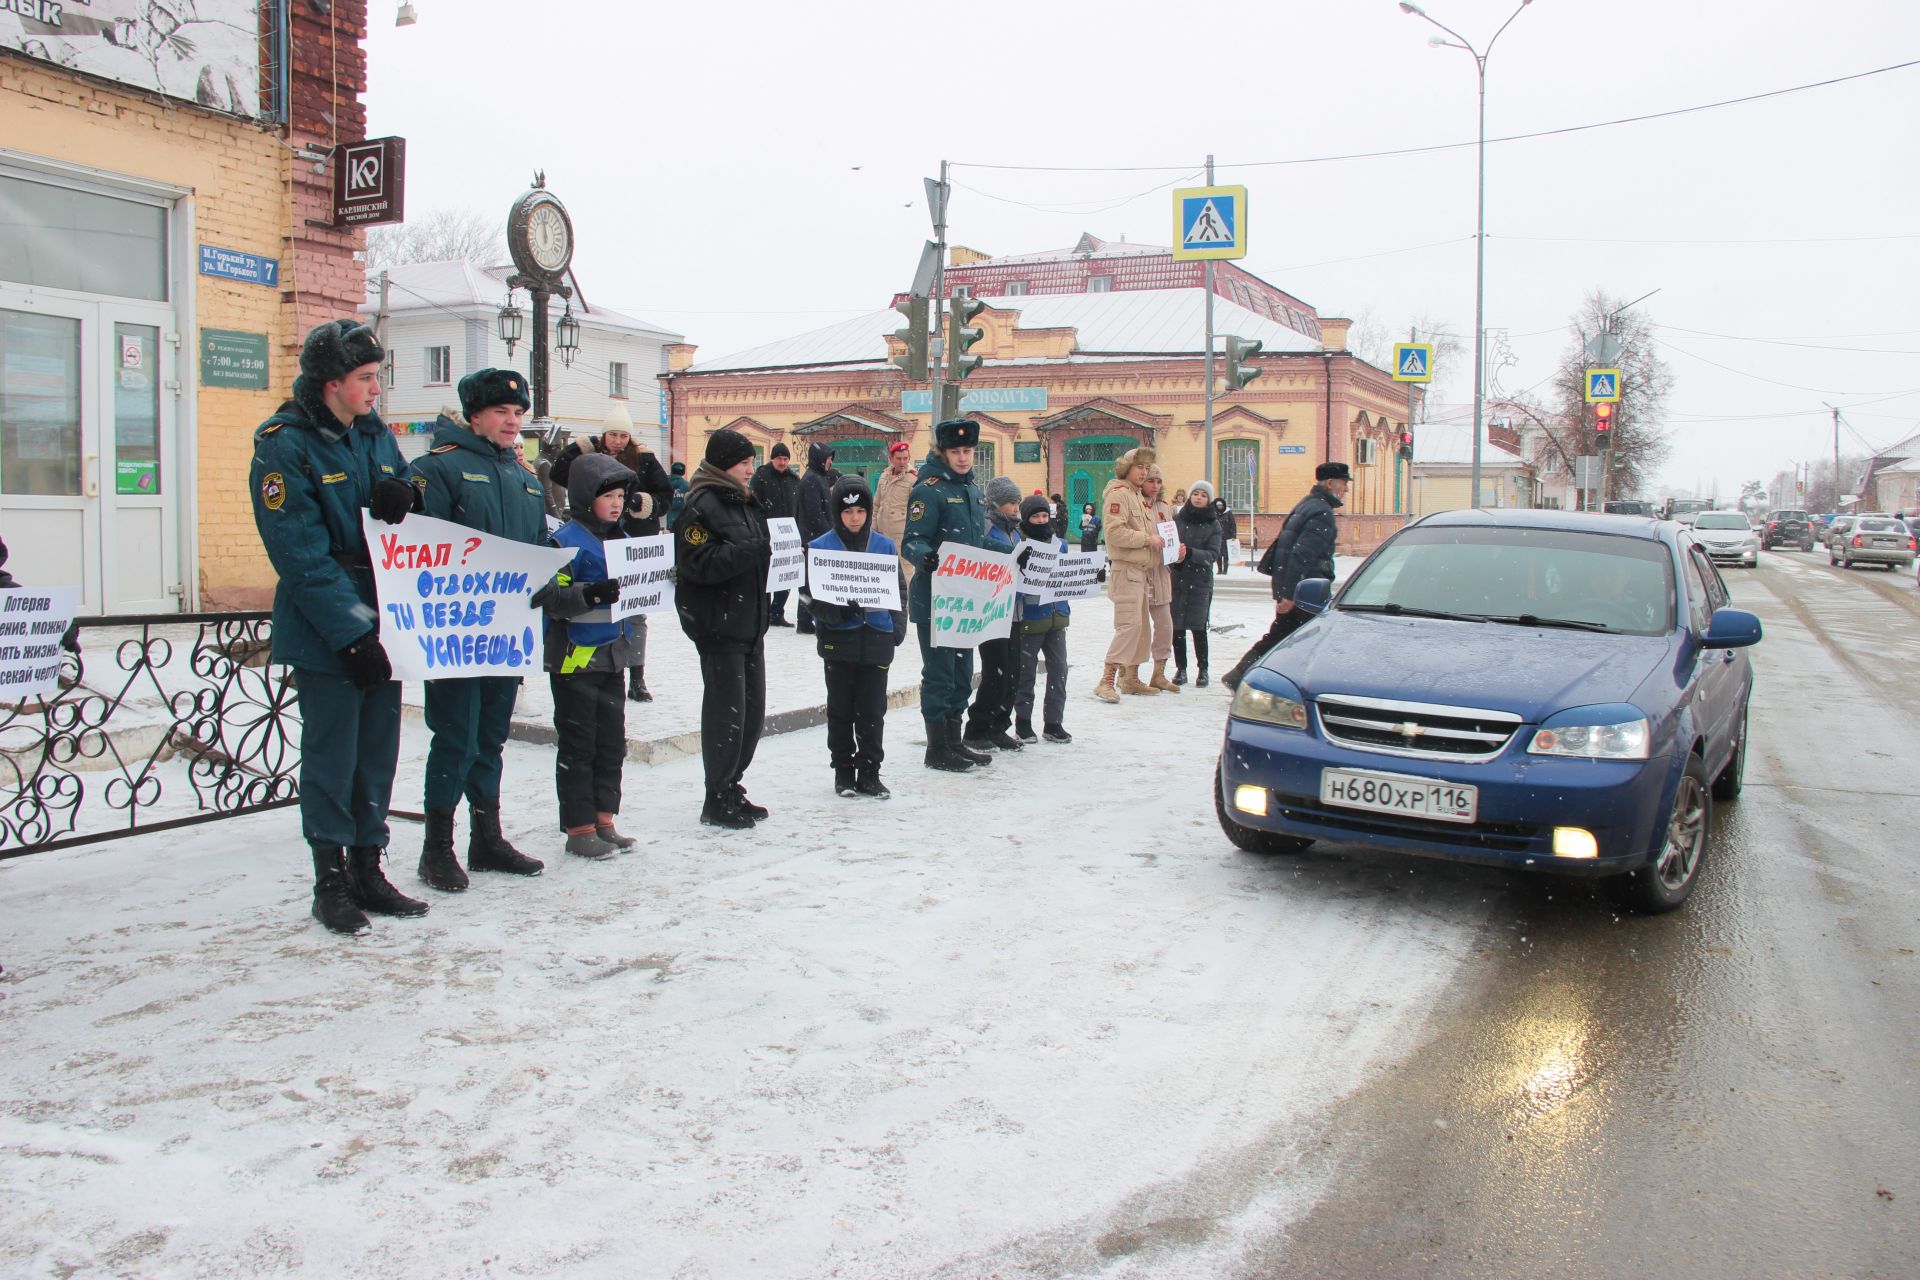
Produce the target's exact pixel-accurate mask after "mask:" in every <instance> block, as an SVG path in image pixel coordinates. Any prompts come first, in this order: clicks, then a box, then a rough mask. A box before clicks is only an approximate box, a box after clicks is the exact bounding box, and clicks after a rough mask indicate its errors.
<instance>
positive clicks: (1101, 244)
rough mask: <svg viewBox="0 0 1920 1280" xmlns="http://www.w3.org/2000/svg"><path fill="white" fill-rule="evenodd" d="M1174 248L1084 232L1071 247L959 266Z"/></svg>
mask: <svg viewBox="0 0 1920 1280" xmlns="http://www.w3.org/2000/svg"><path fill="white" fill-rule="evenodd" d="M1172 252H1173V250H1171V249H1169V248H1167V246H1166V245H1163V244H1129V243H1127V242H1126V241H1124V240H1123V241H1118V242H1115V241H1110V240H1102V239H1100V238H1099V237H1098V236H1095V235H1091V234H1088V235H1083V236H1081V237H1080V242H1079V243H1078V244H1076V245H1074V246H1073V247H1072V248H1070V249H1042V250H1041V251H1040V252H1038V253H1009V254H1004V255H1002V256H1000V257H997V258H982V259H981V260H979V261H978V262H966V263H961V264H959V266H958V267H957V268H956V269H957V270H961V271H964V270H966V269H967V268H969V267H1016V266H1021V265H1024V264H1026V263H1032V262H1071V261H1073V260H1074V259H1075V258H1080V259H1086V258H1130V257H1140V256H1144V255H1151V254H1161V255H1163V256H1164V255H1166V254H1170V253H1172Z"/></svg>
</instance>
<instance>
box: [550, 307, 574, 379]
mask: <svg viewBox="0 0 1920 1280" xmlns="http://www.w3.org/2000/svg"><path fill="white" fill-rule="evenodd" d="M553 333H554V339H555V341H554V344H553V349H554V350H555V351H558V352H559V353H560V362H561V363H562V364H564V365H566V366H567V368H569V369H571V368H573V358H574V357H575V356H577V355H579V354H580V322H579V321H578V320H575V319H574V318H573V302H572V300H571V299H569V300H568V302H567V312H566V314H565V315H563V316H561V317H560V323H559V324H557V325H555V326H554V327H553Z"/></svg>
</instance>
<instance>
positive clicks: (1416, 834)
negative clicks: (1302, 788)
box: [1273, 791, 1540, 853]
mask: <svg viewBox="0 0 1920 1280" xmlns="http://www.w3.org/2000/svg"><path fill="white" fill-rule="evenodd" d="M1273 798H1274V801H1275V802H1276V804H1277V805H1278V808H1279V811H1280V816H1281V817H1283V818H1287V819H1290V820H1292V821H1294V822H1310V823H1313V824H1314V825H1315V826H1321V827H1333V828H1335V829H1337V830H1340V831H1351V832H1353V833H1355V834H1356V835H1370V836H1383V837H1385V838H1387V839H1390V840H1391V839H1401V840H1419V841H1424V842H1426V843H1428V844H1447V845H1454V846H1456V847H1458V848H1462V849H1489V850H1495V851H1498V852H1501V853H1525V852H1526V851H1527V850H1528V849H1531V848H1532V847H1533V845H1534V840H1535V839H1536V837H1538V835H1539V834H1540V828H1539V827H1538V826H1534V825H1531V824H1528V823H1521V822H1475V823H1471V824H1467V825H1462V824H1459V823H1453V822H1433V821H1427V820H1423V819H1420V818H1396V817H1393V816H1392V815H1390V814H1385V813H1367V812H1365V811H1364V810H1359V809H1339V808H1335V807H1334V806H1332V805H1327V804H1322V803H1321V802H1320V801H1319V799H1318V798H1316V797H1312V796H1289V795H1281V794H1280V793H1279V792H1277V791H1276V792H1274V795H1273Z"/></svg>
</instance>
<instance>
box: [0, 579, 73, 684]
mask: <svg viewBox="0 0 1920 1280" xmlns="http://www.w3.org/2000/svg"><path fill="white" fill-rule="evenodd" d="M79 607H80V588H78V587H41V588H32V587H29V588H23V589H21V590H19V591H0V703H11V702H19V701H20V700H21V699H23V698H31V697H35V696H36V695H39V694H43V693H55V692H58V690H59V688H60V637H61V636H63V635H65V634H66V633H67V628H68V627H70V626H72V625H73V615H74V613H75V612H76V611H77V610H78V609H79Z"/></svg>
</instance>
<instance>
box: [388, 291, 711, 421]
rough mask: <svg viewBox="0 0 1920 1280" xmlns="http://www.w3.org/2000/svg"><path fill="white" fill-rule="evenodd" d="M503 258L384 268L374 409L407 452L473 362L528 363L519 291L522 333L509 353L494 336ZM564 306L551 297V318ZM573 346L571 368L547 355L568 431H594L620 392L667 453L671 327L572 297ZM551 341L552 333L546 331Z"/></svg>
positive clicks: (529, 332)
mask: <svg viewBox="0 0 1920 1280" xmlns="http://www.w3.org/2000/svg"><path fill="white" fill-rule="evenodd" d="M511 272H512V268H511V267H507V266H499V267H488V268H481V267H476V266H474V265H472V264H471V263H467V262H416V263H410V264H408V265H406V266H399V267H391V268H388V269H387V270H386V271H385V273H384V274H385V277H386V293H387V307H386V335H387V339H386V344H387V352H388V359H389V362H390V368H389V370H388V373H387V376H386V378H385V379H384V381H385V384H386V388H387V390H386V393H385V395H384V396H383V397H382V401H381V414H382V416H383V417H385V418H386V420H387V424H388V425H389V426H391V427H392V428H393V429H394V431H395V433H396V434H398V435H399V437H400V451H401V452H402V453H403V454H405V455H406V456H408V457H414V456H417V455H418V454H421V453H424V452H425V451H426V449H427V445H428V442H429V440H430V439H431V438H432V435H433V422H434V418H435V417H436V416H437V415H438V414H439V413H440V411H441V410H442V409H443V408H446V407H449V406H457V405H458V404H459V395H458V393H457V388H458V385H459V382H460V379H461V378H464V377H465V376H466V375H467V374H469V373H472V372H473V371H474V370H475V369H486V368H496V369H519V370H521V371H522V372H525V371H526V370H527V368H528V366H529V365H530V364H531V363H532V362H531V360H530V355H531V351H532V348H531V346H530V343H531V341H532V337H533V318H532V314H531V311H532V306H531V302H530V300H529V299H528V297H527V295H526V293H525V292H524V291H522V292H519V293H518V294H517V295H516V297H515V299H514V301H515V305H517V306H518V307H519V308H520V309H521V311H522V312H524V313H526V315H525V319H524V320H523V323H522V330H521V331H522V334H523V335H524V336H523V337H522V340H521V341H520V342H519V343H518V344H517V345H516V346H515V347H514V349H513V352H512V354H511V355H509V354H508V352H507V345H506V343H504V342H502V341H501V340H500V334H499V325H498V322H497V317H498V315H499V313H500V308H501V307H502V306H503V305H505V303H506V301H507V276H508V275H509V274H511ZM382 274H383V273H382V272H379V271H369V272H368V273H367V313H368V314H369V315H375V316H377V315H378V314H379V312H380V291H381V276H382ZM565 310H566V304H565V303H564V302H562V301H560V300H559V299H555V300H554V307H553V314H552V319H551V321H550V323H552V324H558V323H559V320H560V317H561V316H562V315H563V314H564V313H565ZM573 316H574V319H575V320H578V321H579V322H580V352H579V354H578V355H577V356H575V357H574V361H573V364H572V365H571V366H568V365H566V364H565V363H563V362H562V361H561V359H560V356H559V354H558V352H554V353H553V355H552V360H551V364H552V378H553V386H552V389H551V391H550V393H549V396H548V400H549V404H548V408H549V411H550V412H551V413H552V416H553V418H554V420H555V421H556V422H558V423H559V424H560V425H561V426H562V427H563V428H566V429H568V430H573V431H594V430H597V429H598V428H599V426H600V423H601V421H602V420H603V419H605V417H606V415H607V410H608V408H609V407H611V402H612V401H615V400H624V401H626V405H627V412H628V414H629V415H631V416H632V418H633V423H634V431H635V432H636V433H638V434H640V435H641V436H642V438H644V439H647V440H648V441H649V442H650V443H651V444H652V446H653V448H654V450H655V451H656V452H657V453H658V454H659V456H660V457H661V458H662V459H667V458H668V453H667V434H666V427H665V425H664V422H665V414H664V408H665V405H664V397H663V393H662V391H661V383H660V381H659V377H658V375H659V374H661V373H664V372H665V371H666V368H667V348H668V347H669V346H672V345H674V344H677V343H680V342H684V341H685V338H684V337H683V336H682V335H680V334H677V333H673V332H671V331H669V330H666V329H661V328H658V327H656V326H654V325H650V324H648V323H646V322H645V321H643V320H636V319H634V318H633V317H632V316H626V315H622V314H620V313H619V312H617V311H609V310H608V309H607V308H605V307H600V306H595V307H593V308H591V309H589V308H588V307H586V306H585V305H584V304H582V303H581V302H580V301H579V300H578V299H577V298H576V299H575V301H574V306H573ZM549 341H551V339H549Z"/></svg>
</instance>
